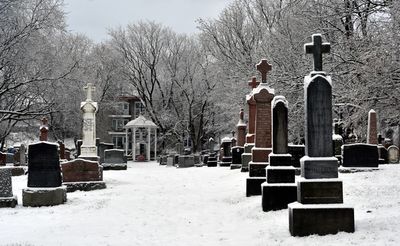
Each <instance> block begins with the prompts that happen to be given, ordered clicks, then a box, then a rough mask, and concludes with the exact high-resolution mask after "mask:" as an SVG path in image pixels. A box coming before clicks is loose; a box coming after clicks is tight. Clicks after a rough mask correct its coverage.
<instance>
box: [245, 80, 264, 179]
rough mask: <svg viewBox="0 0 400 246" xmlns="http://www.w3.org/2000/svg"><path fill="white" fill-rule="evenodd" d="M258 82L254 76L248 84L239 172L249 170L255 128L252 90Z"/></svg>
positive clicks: (254, 107) (254, 105)
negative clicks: (244, 133)
mask: <svg viewBox="0 0 400 246" xmlns="http://www.w3.org/2000/svg"><path fill="white" fill-rule="evenodd" d="M259 84H260V82H257V79H256V77H253V78H252V79H251V81H249V82H248V85H249V86H250V87H251V92H250V93H249V94H247V95H246V102H247V105H248V109H249V119H248V122H247V129H248V131H247V134H246V143H245V144H244V153H243V154H242V169H241V172H248V171H249V163H250V161H251V149H252V148H253V147H254V137H255V134H254V133H255V129H256V101H255V100H254V98H253V91H254V89H255V88H257V86H258V85H259Z"/></svg>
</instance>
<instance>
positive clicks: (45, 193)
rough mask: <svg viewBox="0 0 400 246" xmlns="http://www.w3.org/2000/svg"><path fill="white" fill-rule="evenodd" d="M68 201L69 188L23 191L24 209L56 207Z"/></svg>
mask: <svg viewBox="0 0 400 246" xmlns="http://www.w3.org/2000/svg"><path fill="white" fill-rule="evenodd" d="M66 201H67V187H65V186H60V187H54V188H44V187H43V188H42V187H40V188H31V187H28V188H26V189H23V190H22V205H23V206H24V207H41V206H55V205H59V204H63V203H65V202H66Z"/></svg>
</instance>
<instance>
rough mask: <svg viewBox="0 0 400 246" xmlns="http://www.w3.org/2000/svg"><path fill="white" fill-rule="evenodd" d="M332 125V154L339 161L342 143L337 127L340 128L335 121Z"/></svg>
mask: <svg viewBox="0 0 400 246" xmlns="http://www.w3.org/2000/svg"><path fill="white" fill-rule="evenodd" d="M333 127H334V132H333V135H332V147H333V150H332V154H333V156H334V157H336V158H337V159H338V160H339V162H341V160H342V145H343V144H344V142H343V137H342V136H341V135H340V133H339V129H340V127H339V123H338V122H335V123H334V124H333Z"/></svg>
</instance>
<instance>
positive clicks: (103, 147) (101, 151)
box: [97, 142, 114, 164]
mask: <svg viewBox="0 0 400 246" xmlns="http://www.w3.org/2000/svg"><path fill="white" fill-rule="evenodd" d="M113 148H114V144H112V143H103V142H102V143H99V146H98V147H97V155H98V156H99V157H100V164H101V163H103V162H105V160H104V151H105V150H108V149H113Z"/></svg>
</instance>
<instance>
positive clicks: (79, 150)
mask: <svg viewBox="0 0 400 246" xmlns="http://www.w3.org/2000/svg"><path fill="white" fill-rule="evenodd" d="M82 143H83V142H82V140H80V139H79V140H76V157H78V156H80V155H81V146H82Z"/></svg>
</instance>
